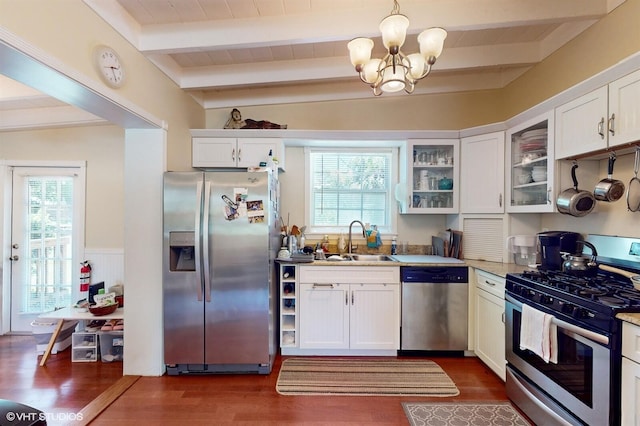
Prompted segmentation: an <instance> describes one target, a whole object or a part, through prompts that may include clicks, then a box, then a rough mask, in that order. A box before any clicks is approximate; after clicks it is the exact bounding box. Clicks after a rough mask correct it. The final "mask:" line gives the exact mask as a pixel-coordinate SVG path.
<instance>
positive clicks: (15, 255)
mask: <svg viewBox="0 0 640 426" xmlns="http://www.w3.org/2000/svg"><path fill="white" fill-rule="evenodd" d="M9 260H11V261H12V262H13V261H16V260H20V256H18V255H17V254H14V255H13V256H10V257H9Z"/></svg>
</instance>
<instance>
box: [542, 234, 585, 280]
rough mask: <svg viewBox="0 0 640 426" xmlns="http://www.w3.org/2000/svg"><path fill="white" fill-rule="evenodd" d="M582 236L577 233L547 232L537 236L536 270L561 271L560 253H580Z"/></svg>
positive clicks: (561, 260)
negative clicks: (537, 264) (537, 255)
mask: <svg viewBox="0 0 640 426" xmlns="http://www.w3.org/2000/svg"><path fill="white" fill-rule="evenodd" d="M580 240H582V235H580V234H579V233H577V232H565V231H547V232H540V233H539V234H538V254H539V256H540V259H539V262H538V263H539V264H540V266H539V267H538V269H541V270H544V271H561V270H562V262H563V259H562V253H570V254H576V253H580V252H582V247H581V246H582V244H581V243H578V241H580Z"/></svg>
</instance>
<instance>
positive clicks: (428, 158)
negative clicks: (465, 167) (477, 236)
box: [399, 139, 460, 214]
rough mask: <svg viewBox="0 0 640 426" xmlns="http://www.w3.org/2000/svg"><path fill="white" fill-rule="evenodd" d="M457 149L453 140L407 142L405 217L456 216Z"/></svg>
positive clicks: (456, 144) (457, 183) (458, 186)
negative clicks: (436, 214)
mask: <svg viewBox="0 0 640 426" xmlns="http://www.w3.org/2000/svg"><path fill="white" fill-rule="evenodd" d="M459 147H460V143H459V141H458V140H457V139H410V140H409V141H407V162H408V165H407V168H406V170H407V176H406V181H407V182H406V186H407V187H408V191H407V194H406V195H402V196H400V198H402V197H403V196H406V197H407V200H406V203H407V205H408V208H407V209H406V213H440V214H442V213H458V198H459V197H458V191H459V188H460V182H459V180H458V176H459V173H458V163H459V158H460V157H459ZM399 201H400V200H399Z"/></svg>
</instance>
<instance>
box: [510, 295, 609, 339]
mask: <svg viewBox="0 0 640 426" xmlns="http://www.w3.org/2000/svg"><path fill="white" fill-rule="evenodd" d="M505 298H506V300H507V301H508V302H509V303H512V304H513V305H515V306H516V307H517V308H518V309H520V311H522V303H521V302H520V301H519V300H516V299H514V298H513V297H511V296H509V295H506V296H505ZM551 322H552V323H554V324H555V325H556V326H558V328H561V329H563V330H566V331H569V332H571V333H575V334H577V335H578V336H582V337H584V338H585V339H589V340H591V341H593V342H596V343H600V344H603V345H605V346H609V338H608V337H607V336H603V335H602V334H598V333H595V332H593V331H590V330H585V329H584V328H581V327H578V326H576V325H573V324H569V323H568V322H565V321H562V320H561V319H558V318H556V317H555V316H554V317H553V321H551Z"/></svg>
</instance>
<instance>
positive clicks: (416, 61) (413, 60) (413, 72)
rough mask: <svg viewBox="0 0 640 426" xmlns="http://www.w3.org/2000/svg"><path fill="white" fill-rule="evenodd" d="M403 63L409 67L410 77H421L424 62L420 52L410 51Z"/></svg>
mask: <svg viewBox="0 0 640 426" xmlns="http://www.w3.org/2000/svg"><path fill="white" fill-rule="evenodd" d="M404 63H405V65H407V66H408V68H409V75H410V76H411V78H413V79H414V80H417V79H419V78H420V77H422V73H424V69H425V66H426V63H425V61H424V58H423V57H422V55H421V54H420V53H412V54H411V55H408V56H407V57H406V58H405V62H404Z"/></svg>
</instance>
